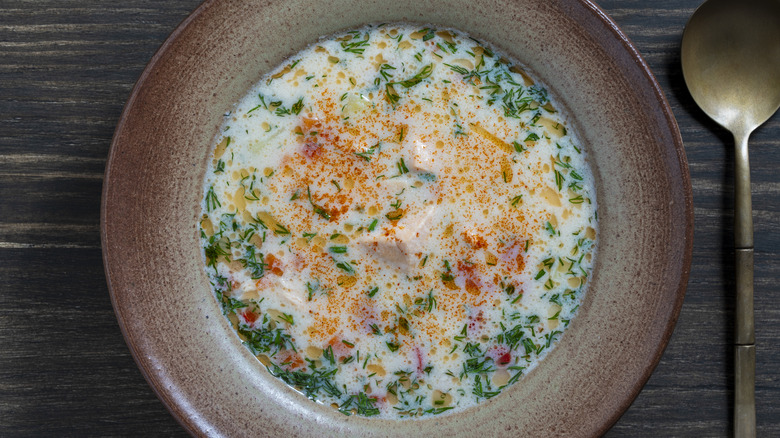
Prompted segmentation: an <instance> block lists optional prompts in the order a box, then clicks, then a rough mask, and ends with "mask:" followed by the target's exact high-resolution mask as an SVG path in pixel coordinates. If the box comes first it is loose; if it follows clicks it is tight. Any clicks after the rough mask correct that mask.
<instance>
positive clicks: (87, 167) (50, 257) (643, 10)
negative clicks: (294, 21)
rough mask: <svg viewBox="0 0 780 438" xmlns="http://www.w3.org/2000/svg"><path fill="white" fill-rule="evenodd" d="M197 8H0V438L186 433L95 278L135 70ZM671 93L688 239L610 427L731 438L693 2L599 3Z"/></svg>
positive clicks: (727, 326)
mask: <svg viewBox="0 0 780 438" xmlns="http://www.w3.org/2000/svg"><path fill="white" fill-rule="evenodd" d="M198 3H199V1H197V0H170V1H154V2H149V1H140V0H126V1H124V2H121V3H115V2H106V1H97V0H91V1H82V0H68V1H54V0H42V1H33V0H1V1H0V164H1V165H0V278H1V279H3V282H2V283H0V349H1V350H0V351H2V354H0V436H43V435H54V436H84V435H88V436H186V433H185V432H184V430H183V429H182V428H181V427H180V426H179V425H178V424H177V423H176V421H175V420H174V419H173V418H172V417H171V416H170V414H169V413H168V412H167V411H166V410H165V408H164V407H163V405H162V403H160V401H159V400H158V399H157V398H156V397H155V395H154V393H153V391H152V390H151V388H150V387H149V386H148V385H147V384H146V382H145V381H144V379H143V377H142V376H141V373H140V371H138V369H137V368H136V366H135V363H134V362H133V359H132V357H131V356H130V353H129V351H128V349H127V347H126V345H125V343H124V340H123V339H122V335H121V333H120V331H119V328H118V326H117V323H116V319H115V317H114V313H113V309H112V308H111V303H110V300H109V297H108V291H107V286H106V283H105V276H104V273H103V267H102V260H101V251H100V238H99V205H100V195H101V187H102V178H103V168H104V165H105V160H106V156H107V154H108V148H109V144H110V141H111V136H112V134H113V130H114V127H115V126H116V123H117V120H118V118H119V114H120V112H121V110H122V106H123V105H124V102H125V100H126V99H127V97H128V95H129V93H130V90H131V89H132V86H133V84H134V83H135V80H136V79H137V78H138V76H139V75H140V74H141V71H142V70H143V68H144V66H145V65H146V63H147V62H148V61H149V59H150V58H151V57H152V55H153V54H154V52H155V50H157V48H158V47H159V46H160V44H161V43H162V42H163V41H164V39H165V38H166V37H167V35H168V34H169V33H170V32H171V31H172V30H173V29H174V28H175V27H176V25H177V24H178V23H179V22H180V21H181V20H183V19H184V18H185V17H186V16H187V14H189V13H190V12H191V11H192V10H194V9H195V8H196V7H197V5H198ZM599 4H600V6H601V7H602V8H604V10H605V11H606V12H607V13H608V14H609V15H610V16H611V17H612V18H613V19H614V20H615V21H616V22H617V23H618V24H619V25H620V26H621V29H622V30H623V31H624V32H625V33H626V34H627V35H628V36H629V38H630V39H631V40H632V41H633V42H634V43H635V45H636V46H637V48H638V49H639V51H640V53H641V54H642V55H643V56H644V58H645V60H646V61H647V62H648V64H649V65H650V67H651V69H652V71H653V72H654V74H655V75H656V77H657V79H658V81H659V83H660V84H661V86H662V88H663V90H664V91H665V93H666V96H667V98H668V99H669V101H670V104H671V106H672V109H673V111H674V114H675V116H676V118H677V121H678V123H679V126H680V130H681V132H682V136H683V140H684V142H685V147H686V153H687V156H688V160H689V163H690V170H691V177H692V184H693V191H694V207H695V217H696V234H695V247H694V254H693V265H692V267H691V277H690V282H689V287H688V293H687V295H686V299H685V304H684V306H683V309H682V313H681V315H680V318H679V322H678V325H677V328H676V330H675V333H674V335H673V337H672V340H671V342H670V344H669V346H668V348H667V350H666V353H665V354H664V356H663V359H662V360H661V363H660V364H659V366H658V368H657V369H656V371H655V373H654V374H653V375H652V377H651V378H650V380H649V381H648V383H647V385H646V386H645V388H644V389H643V391H642V392H641V394H640V395H639V397H638V398H637V399H636V401H635V402H634V404H633V405H632V406H631V408H630V409H629V410H628V411H627V412H626V413H625V415H623V417H622V418H621V419H620V420H619V421H618V422H617V424H615V426H614V427H613V428H612V429H611V430H610V432H609V433H608V434H607V435H608V436H613V437H619V436H631V437H645V436H646V437H656V436H729V434H730V430H731V420H730V416H731V409H732V406H731V393H732V387H731V381H732V377H733V366H732V365H731V362H732V360H733V353H732V347H731V343H732V341H733V335H732V329H733V326H732V323H731V315H732V313H733V302H732V299H733V292H732V291H733V288H734V280H733V277H734V269H733V261H734V259H733V251H732V249H731V248H732V231H733V224H732V222H733V213H732V211H731V209H732V203H733V195H732V190H733V184H732V179H733V170H732V168H731V164H730V163H731V161H732V158H733V152H732V149H731V146H732V139H731V138H730V137H729V135H728V134H727V133H726V132H725V131H724V130H722V129H720V128H719V127H718V126H717V125H715V124H714V123H713V122H711V121H710V120H709V119H707V117H706V116H705V115H704V114H703V113H702V112H701V111H699V110H698V109H697V107H696V106H695V104H694V102H693V100H692V99H691V97H690V95H689V94H688V92H687V91H686V89H685V84H684V81H683V78H682V73H681V71H680V63H679V44H680V37H681V34H682V29H683V26H684V25H685V22H686V21H687V19H688V17H689V16H690V14H691V13H692V12H693V10H694V8H695V7H696V6H698V4H699V0H657V1H651V0H622V1H621V0H602V1H600V2H599ZM778 146H780V117H779V116H775V117H774V118H772V119H771V120H770V121H769V122H767V123H766V124H765V125H764V126H762V127H761V128H759V130H758V131H756V132H755V134H754V135H753V137H752V138H751V150H750V153H751V161H752V162H751V166H752V179H753V208H754V222H755V224H754V225H755V235H756V257H755V260H756V266H755V269H756V272H755V305H756V343H757V351H758V352H757V367H758V371H757V377H756V397H757V405H758V408H757V423H758V432H759V435H760V436H780V366H778V365H777V363H779V362H780V310H778V306H777V305H776V302H777V297H776V296H775V295H774V294H775V289H776V287H775V283H776V280H777V279H778V278H780V258H779V257H778V256H779V255H780V254H779V253H780V175H779V174H778V172H777V171H776V169H777V165H778V163H780V147H778Z"/></svg>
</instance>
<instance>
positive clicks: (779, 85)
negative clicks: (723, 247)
mask: <svg viewBox="0 0 780 438" xmlns="http://www.w3.org/2000/svg"><path fill="white" fill-rule="evenodd" d="M681 56H682V70H683V76H684V77H685V83H686V85H687V86H688V89H689V90H690V92H691V95H692V96H693V99H694V100H695V101H696V103H697V104H698V105H699V107H701V109H702V110H704V112H705V113H707V115H709V116H710V117H711V118H712V119H714V120H715V121H716V122H718V124H720V125H721V126H723V127H724V128H726V129H727V130H729V131H731V133H732V134H733V135H734V143H735V154H734V156H735V177H736V182H735V184H734V191H735V196H734V201H735V213H734V222H735V223H734V244H735V247H736V286H737V299H736V310H735V313H736V322H735V341H734V342H735V350H734V351H735V352H734V436H736V437H738V438H739V437H754V436H755V434H756V413H755V367H756V356H755V336H754V326H753V211H752V205H751V200H750V165H749V160H748V137H749V136H750V133H751V132H753V130H754V129H756V128H757V127H758V126H759V125H761V124H762V123H764V122H765V121H766V120H767V119H769V118H770V117H771V116H772V114H774V113H775V111H777V109H778V107H780V0H709V1H707V2H705V3H704V4H703V5H701V6H700V7H699V8H698V9H697V10H696V12H694V14H693V16H692V17H691V19H690V20H689V21H688V24H687V25H686V27H685V31H684V32H683V39H682V53H681Z"/></svg>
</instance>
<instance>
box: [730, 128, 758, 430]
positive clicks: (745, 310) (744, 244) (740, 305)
mask: <svg viewBox="0 0 780 438" xmlns="http://www.w3.org/2000/svg"><path fill="white" fill-rule="evenodd" d="M749 136H750V132H747V133H742V134H735V135H734V141H735V146H736V150H735V172H734V173H735V177H736V179H735V184H734V192H735V193H734V203H735V212H734V246H735V249H736V286H737V300H736V321H735V324H734V329H735V333H734V344H735V345H734V436H735V437H736V438H742V437H755V436H756V400H755V380H756V350H755V348H756V346H755V329H754V323H753V206H752V202H751V195H750V161H749V159H748V137H749Z"/></svg>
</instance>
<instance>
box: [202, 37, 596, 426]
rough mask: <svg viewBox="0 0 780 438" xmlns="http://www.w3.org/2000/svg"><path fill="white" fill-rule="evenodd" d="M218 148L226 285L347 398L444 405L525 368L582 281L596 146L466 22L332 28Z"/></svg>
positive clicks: (279, 349) (506, 382)
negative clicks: (587, 145) (458, 27)
mask: <svg viewBox="0 0 780 438" xmlns="http://www.w3.org/2000/svg"><path fill="white" fill-rule="evenodd" d="M212 150H213V160H211V163H210V167H209V169H208V170H207V172H206V177H205V183H204V188H203V193H204V197H203V203H202V213H203V214H202V218H201V220H200V224H199V225H200V236H201V241H202V245H203V251H204V252H203V253H204V260H205V269H206V272H207V274H208V277H209V279H210V281H211V284H212V286H213V290H214V293H215V296H216V298H217V300H218V301H219V303H220V304H221V306H222V309H223V311H224V313H225V315H226V316H227V318H228V319H229V321H230V322H231V324H232V325H233V327H234V328H235V330H236V331H237V333H238V336H239V337H240V338H241V340H242V341H243V343H244V344H245V345H246V347H247V348H248V349H249V351H251V353H252V354H254V355H256V356H257V358H258V359H259V360H260V361H261V362H262V363H263V364H264V365H265V366H266V367H267V369H268V371H269V372H270V373H271V374H272V375H273V376H275V377H277V378H279V379H281V380H282V381H284V382H286V383H287V384H289V385H290V386H292V387H293V388H295V389H296V390H298V391H299V392H300V393H302V394H303V395H304V396H306V397H308V398H310V399H312V400H314V401H316V402H319V403H323V404H325V405H328V406H332V407H333V408H335V409H338V410H339V411H341V412H342V413H344V414H347V415H353V414H356V415H362V416H373V417H379V418H409V417H420V416H428V415H439V414H444V413H449V412H455V411H458V410H463V409H466V408H468V407H471V406H474V405H476V404H478V403H480V402H482V401H484V400H487V399H490V398H492V397H494V396H497V395H498V394H500V393H501V392H502V391H503V390H505V389H506V388H508V387H510V386H511V385H513V384H518V385H522V378H523V376H524V375H526V374H528V373H529V372H530V371H531V370H532V369H533V368H534V367H536V366H538V365H539V362H540V360H542V359H543V358H544V356H545V355H546V354H547V353H548V352H549V351H550V350H551V349H552V348H553V347H554V346H555V344H556V343H557V342H558V341H559V340H560V339H561V336H563V334H564V331H565V329H566V327H567V326H568V325H569V322H570V321H571V319H572V318H573V317H574V316H575V314H576V312H577V308H578V306H579V304H580V302H581V300H582V297H583V294H584V293H585V289H586V285H587V284H588V278H589V275H590V273H591V269H592V266H593V262H594V254H595V249H596V241H597V230H598V227H597V220H596V219H597V217H596V200H595V198H594V196H595V189H594V183H593V178H592V175H591V171H590V169H589V167H588V163H587V161H586V151H584V150H583V149H582V146H581V143H580V141H579V140H578V138H577V136H576V135H575V133H574V132H573V129H572V127H571V124H570V122H569V118H568V116H567V115H566V114H564V113H563V112H561V108H560V107H559V106H558V105H556V102H555V100H554V98H553V97H552V96H551V95H550V94H549V93H548V90H547V89H546V88H545V86H544V85H543V84H541V83H540V82H539V81H538V80H537V79H536V78H534V77H533V76H531V75H530V74H528V73H526V72H525V71H524V70H523V69H522V68H521V67H520V65H519V64H518V63H517V62H515V61H513V60H510V59H508V58H506V57H504V56H502V55H501V54H500V53H498V52H497V51H495V50H493V49H491V48H490V47H489V46H488V45H486V44H484V43H481V42H479V41H477V40H474V39H472V38H470V37H469V36H468V35H465V34H463V33H461V32H458V31H455V30H452V29H435V28H432V27H420V26H411V25H405V24H391V25H377V26H369V27H364V28H361V29H357V30H354V31H350V32H346V33H342V34H339V35H336V36H332V37H329V38H325V39H322V40H321V41H319V42H317V43H316V44H314V45H313V46H311V47H309V48H308V49H306V50H304V51H302V52H300V53H298V54H296V55H295V56H293V57H292V58H290V60H289V61H287V62H285V63H284V64H283V65H281V66H279V67H278V68H276V69H275V70H273V71H272V72H271V73H269V74H268V75H267V76H265V77H264V78H263V79H262V80H261V81H260V82H259V83H258V84H257V85H256V86H255V87H254V88H253V89H252V90H251V91H250V92H249V93H248V94H247V95H246V96H245V97H244V98H243V99H242V100H241V101H240V102H239V103H237V104H236V106H235V107H234V108H233V109H232V110H231V111H230V113H229V114H227V115H226V117H225V122H224V125H223V126H222V129H221V131H220V134H219V136H218V138H216V140H215V146H213V149H212Z"/></svg>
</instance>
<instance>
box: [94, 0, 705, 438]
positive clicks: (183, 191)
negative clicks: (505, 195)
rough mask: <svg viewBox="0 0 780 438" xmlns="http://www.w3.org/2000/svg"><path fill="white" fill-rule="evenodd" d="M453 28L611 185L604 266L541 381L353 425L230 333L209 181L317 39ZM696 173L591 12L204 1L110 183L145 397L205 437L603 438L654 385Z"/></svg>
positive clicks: (107, 189) (126, 126) (115, 249)
mask: <svg viewBox="0 0 780 438" xmlns="http://www.w3.org/2000/svg"><path fill="white" fill-rule="evenodd" d="M386 21H415V22H421V23H434V24H438V25H441V26H449V27H456V28H459V29H461V30H464V31H466V32H469V33H471V34H472V35H473V36H474V37H476V38H479V39H482V40H485V41H489V42H491V43H493V44H495V45H497V46H498V47H500V48H501V49H503V50H504V51H505V52H508V53H510V54H511V55H513V56H514V57H516V58H517V59H519V60H521V61H522V62H524V63H525V64H526V65H528V66H530V67H531V69H532V70H534V71H535V72H536V74H537V75H538V76H540V77H541V78H542V80H543V81H544V82H546V83H547V84H548V85H549V86H550V88H551V89H552V90H553V91H554V93H555V94H557V96H558V97H559V99H560V100H561V101H563V103H564V104H565V105H566V106H568V108H569V111H570V114H573V115H574V116H575V118H576V123H577V125H579V128H580V131H581V133H582V135H583V140H584V143H585V146H586V148H587V150H588V153H589V154H590V160H591V164H592V166H593V170H594V173H595V175H596V177H597V184H598V200H599V205H600V208H599V219H600V232H601V235H600V239H601V243H600V249H599V253H598V258H597V264H596V268H595V273H594V275H593V276H592V281H591V285H590V290H589V292H588V294H587V296H586V298H585V301H584V303H583V305H582V306H581V309H580V312H579V315H578V316H577V317H576V318H575V319H574V321H573V322H572V324H571V326H570V328H569V330H568V331H567V332H566V334H565V336H563V338H562V340H561V341H560V343H559V345H558V347H557V348H555V349H554V350H553V351H552V352H551V353H550V354H549V355H548V357H547V358H546V359H545V361H544V362H543V363H542V365H541V366H540V367H538V368H537V369H536V370H534V371H533V372H531V373H530V374H529V375H528V376H527V377H525V378H524V379H523V380H522V381H521V382H520V383H519V384H516V385H515V386H514V387H512V388H511V389H510V390H507V391H505V392H504V393H502V394H501V395H500V396H498V397H496V398H494V399H492V400H490V401H489V402H486V403H484V404H482V405H480V406H479V407H477V408H473V409H470V410H467V411H465V412H463V413H460V414H457V415H450V416H446V417H440V418H431V419H425V420H411V421H410V420H406V421H398V422H393V421H386V420H377V419H364V418H359V417H347V416H344V415H342V414H340V413H337V412H335V411H333V410H332V409H330V408H328V407H323V406H320V405H317V404H315V403H312V402H310V401H308V400H307V399H305V398H304V397H303V396H301V395H299V394H297V393H296V392H294V391H293V390H291V389H289V388H288V387H286V386H285V385H284V384H282V383H280V382H279V381H277V380H276V379H274V378H272V377H271V376H270V375H269V374H268V372H267V371H266V370H265V369H264V367H262V366H261V365H260V363H259V362H258V361H257V360H256V359H255V358H254V357H253V356H252V355H251V354H250V353H249V352H248V351H247V350H246V349H245V348H243V347H242V345H241V343H240V341H239V340H238V338H237V337H236V336H235V335H234V333H233V331H232V330H231V328H230V327H229V325H228V323H227V322H226V320H225V319H224V318H223V317H222V316H221V314H220V310H219V309H218V307H217V304H216V301H215V299H214V298H213V296H212V292H211V290H210V288H209V285H208V281H207V279H206V276H205V274H204V272H203V269H202V266H201V255H200V248H199V245H198V238H197V236H198V235H197V232H196V221H197V218H198V215H199V202H200V197H201V195H202V191H201V181H202V179H203V177H204V174H205V169H206V162H207V156H208V154H209V148H210V145H211V142H212V139H213V138H214V136H215V134H216V131H217V128H218V126H219V124H220V123H221V121H222V114H223V113H224V112H225V111H227V110H228V109H229V108H230V107H231V105H232V104H233V103H234V102H236V101H237V100H238V99H239V98H240V97H241V96H242V95H243V94H244V93H245V91H246V90H247V89H248V88H249V87H250V85H252V84H253V83H254V82H256V81H257V80H258V79H259V78H260V76H261V75H262V74H263V73H264V72H266V71H267V70H269V69H270V68H272V67H274V66H276V65H277V64H280V63H281V62H282V60H283V59H284V57H285V56H288V55H290V54H292V53H294V52H296V51H298V50H299V49H301V48H303V47H305V46H306V45H308V44H310V43H312V42H314V41H315V40H316V39H317V38H318V37H319V36H322V35H326V34H330V33H333V32H335V31H338V30H342V29H346V28H352V27H357V26H360V25H362V24H365V23H369V22H386ZM688 178H689V177H688V168H687V163H686V160H685V154H684V151H683V147H682V141H681V139H680V134H679V132H678V130H677V125H676V123H675V121H674V119H673V117H672V113H671V110H670V109H669V107H668V105H667V103H666V101H665V99H664V97H663V93H662V92H661V90H660V89H659V87H658V84H657V83H656V82H655V80H654V79H653V77H652V75H651V74H650V72H649V71H648V69H647V66H646V65H645V63H644V62H643V61H642V60H641V59H640V57H639V55H638V54H637V52H636V50H635V49H634V48H633V47H632V46H631V44H630V43H629V42H628V41H627V40H626V37H625V36H624V35H623V34H622V33H621V32H620V31H619V30H618V29H617V28H616V26H615V24H614V23H612V22H611V21H610V20H609V18H607V17H606V16H605V15H604V13H603V12H601V11H600V10H599V9H598V8H597V7H596V6H594V5H593V4H591V3H588V2H586V1H584V0H490V1H486V0H456V1H450V0H432V1H420V0H394V1H387V0H361V1H353V0H265V1H251V0H232V1H216V0H215V1H207V2H206V3H205V4H204V5H202V6H201V7H200V8H198V10H197V11H195V13H194V14H193V15H192V16H191V17H190V18H188V19H187V20H186V21H185V22H184V23H182V25H181V26H179V28H178V29H176V31H175V32H174V33H173V35H171V37H170V38H169V39H168V40H167V41H166V42H165V44H164V45H163V47H162V48H161V49H160V51H159V52H158V53H157V55H156V56H155V57H154V59H153V60H152V62H151V63H150V64H149V66H148V67H147V69H146V70H145V71H144V73H143V75H142V76H141V78H140V80H139V81H138V84H137V85H136V88H135V90H134V91H133V94H132V96H131V97H130V100H129V101H128V103H127V106H126V108H125V111H124V114H123V115H122V118H121V120H120V123H119V126H118V127H117V130H116V136H115V137H114V142H113V144H112V147H111V153H110V156H109V159H108V165H107V169H106V179H105V186H104V193H103V208H102V237H103V252H104V259H105V266H106V273H107V277H108V281H109V287H110V290H111V297H112V299H113V303H114V308H115V309H116V314H117V318H118V320H119V323H120V326H121V327H122V330H123V332H124V335H125V338H126V339H127V343H128V345H129V347H130V349H131V351H132V353H133V355H134V356H135V359H136V361H137V362H138V365H139V367H140V368H141V370H142V371H143V373H144V375H145V376H146V378H147V380H148V381H149V383H150V384H151V386H152V387H153V388H154V390H155V391H156V392H157V394H158V395H159V397H160V399H161V400H162V401H163V403H165V405H166V406H167V407H168V408H169V409H170V411H171V412H172V414H173V415H174V416H175V417H176V418H177V419H178V420H179V421H180V422H181V424H182V425H183V426H184V427H185V428H186V429H187V430H189V431H191V432H192V433H193V434H196V435H226V436H243V435H253V436H346V435H351V436H387V435H398V436H441V437H445V436H469V437H473V436H508V435H514V436H592V435H598V434H601V433H603V432H605V431H606V430H607V429H608V428H609V427H610V426H611V425H612V424H613V423H614V422H615V421H616V420H617V419H618V418H619V416H620V415H621V414H622V413H623V411H625V409H627V407H628V406H629V404H630V403H631V402H632V400H633V399H634V398H635V397H636V395H637V394H638V392H639V391H640V389H641V387H642V385H643V384H644V383H645V382H646V381H647V379H648V377H649V376H650V373H651V372H652V370H653V368H654V367H655V365H656V364H657V363H658V360H659V358H660V356H661V354H662V352H663V349H664V347H665V346H666V343H667V341H668V339H669V337H670V335H671V332H672V329H673V327H674V323H675V320H676V318H677V315H678V313H679V310H680V306H681V304H682V301H683V295H684V290H685V285H686V282H687V277H688V269H689V264H690V257H691V246H692V236H693V214H692V203H691V187H690V182H689V179H688Z"/></svg>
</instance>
